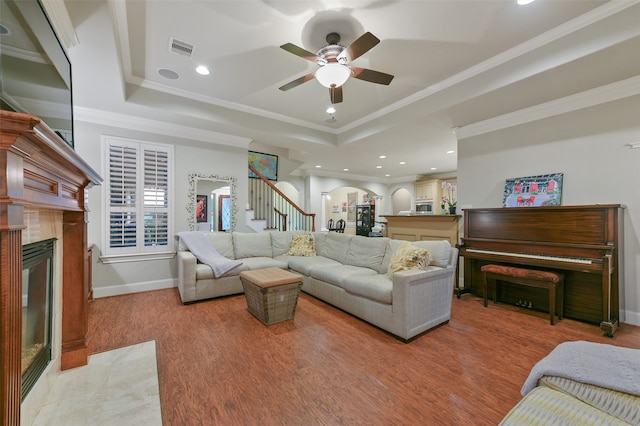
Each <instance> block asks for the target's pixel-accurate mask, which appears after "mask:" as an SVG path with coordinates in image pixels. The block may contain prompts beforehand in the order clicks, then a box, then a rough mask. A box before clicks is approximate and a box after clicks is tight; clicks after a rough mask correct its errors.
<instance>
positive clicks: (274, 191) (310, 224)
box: [249, 164, 316, 232]
mask: <svg viewBox="0 0 640 426" xmlns="http://www.w3.org/2000/svg"><path fill="white" fill-rule="evenodd" d="M249 170H251V171H252V172H253V173H254V174H255V175H256V176H257V177H258V179H249V206H250V207H251V208H252V209H253V210H254V213H255V218H256V219H264V220H265V221H266V222H267V224H266V226H265V228H266V229H277V230H279V231H286V230H294V231H298V230H304V231H311V232H314V231H315V230H316V225H315V219H316V215H315V213H307V212H305V211H303V210H302V209H301V208H300V207H298V206H297V205H296V204H295V203H294V202H293V201H291V200H290V199H289V197H287V196H286V195H284V194H283V193H282V191H280V190H279V189H278V188H277V187H276V186H275V185H274V184H273V183H271V181H269V179H267V178H266V177H264V176H263V175H262V174H261V173H260V172H259V171H258V170H256V169H255V167H253V166H252V165H250V164H249Z"/></svg>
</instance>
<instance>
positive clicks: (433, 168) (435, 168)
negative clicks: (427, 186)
mask: <svg viewBox="0 0 640 426" xmlns="http://www.w3.org/2000/svg"><path fill="white" fill-rule="evenodd" d="M430 170H438V168H437V167H432V168H431V169H430Z"/></svg>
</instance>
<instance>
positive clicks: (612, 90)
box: [456, 76, 640, 140]
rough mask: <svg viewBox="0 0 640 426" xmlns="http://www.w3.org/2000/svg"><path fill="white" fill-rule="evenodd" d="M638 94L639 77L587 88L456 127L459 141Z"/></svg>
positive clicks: (639, 87)
mask: <svg viewBox="0 0 640 426" xmlns="http://www.w3.org/2000/svg"><path fill="white" fill-rule="evenodd" d="M639 94H640V76H636V77H631V78H628V79H626V80H622V81H618V82H615V83H611V84H608V85H606V86H601V87H597V88H595V89H591V90H586V91H584V92H580V93H576V94H574V95H570V96H565V97H564V98H559V99H555V100H552V101H549V102H545V103H542V104H539V105H535V106H532V107H529V108H524V109H521V110H518V111H513V112H510V113H508V114H504V115H501V116H498V117H493V118H489V119H487V120H483V121H478V122H477V123H473V124H468V125H466V126H462V127H459V128H457V129H456V136H457V137H458V140H460V139H466V138H470V137H473V136H479V135H483V134H486V133H491V132H495V131H497V130H502V129H506V128H508V127H513V126H518V125H521V124H526V123H530V122H532V121H536V120H542V119H545V118H549V117H553V116H556V115H560V114H565V113H568V112H572V111H577V110H580V109H584V108H588V107H592V106H595V105H600V104H603V103H606V102H612V101H616V100H619V99H623V98H626V97H629V96H635V95H639Z"/></svg>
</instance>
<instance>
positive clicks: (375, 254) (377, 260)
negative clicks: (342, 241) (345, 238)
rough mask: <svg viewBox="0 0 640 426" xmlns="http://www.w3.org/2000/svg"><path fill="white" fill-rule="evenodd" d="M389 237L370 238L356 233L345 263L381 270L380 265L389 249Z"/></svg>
mask: <svg viewBox="0 0 640 426" xmlns="http://www.w3.org/2000/svg"><path fill="white" fill-rule="evenodd" d="M388 242H389V239H388V238H369V237H363V236H360V235H356V236H355V237H353V238H352V239H351V243H350V244H349V252H348V253H347V258H346V261H345V262H344V263H346V264H347V265H353V266H362V267H363V268H369V269H373V270H374V271H376V272H377V271H379V270H380V265H381V264H382V260H383V259H384V254H385V253H386V251H387V245H388Z"/></svg>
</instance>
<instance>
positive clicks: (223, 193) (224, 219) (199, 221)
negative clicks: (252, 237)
mask: <svg viewBox="0 0 640 426" xmlns="http://www.w3.org/2000/svg"><path fill="white" fill-rule="evenodd" d="M188 179H189V193H188V199H189V203H188V204H187V223H188V224H189V229H191V230H192V231H197V230H206V231H209V230H213V231H233V230H234V229H235V227H236V217H237V212H238V203H237V197H236V183H237V179H236V178H235V177H231V176H218V175H209V174H206V173H189V177H188ZM227 188H228V189H227Z"/></svg>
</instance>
